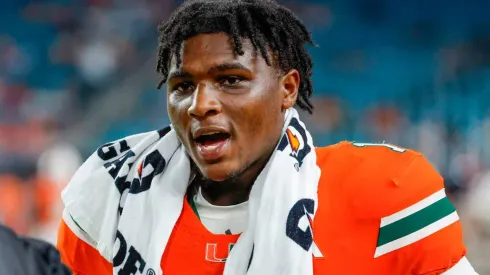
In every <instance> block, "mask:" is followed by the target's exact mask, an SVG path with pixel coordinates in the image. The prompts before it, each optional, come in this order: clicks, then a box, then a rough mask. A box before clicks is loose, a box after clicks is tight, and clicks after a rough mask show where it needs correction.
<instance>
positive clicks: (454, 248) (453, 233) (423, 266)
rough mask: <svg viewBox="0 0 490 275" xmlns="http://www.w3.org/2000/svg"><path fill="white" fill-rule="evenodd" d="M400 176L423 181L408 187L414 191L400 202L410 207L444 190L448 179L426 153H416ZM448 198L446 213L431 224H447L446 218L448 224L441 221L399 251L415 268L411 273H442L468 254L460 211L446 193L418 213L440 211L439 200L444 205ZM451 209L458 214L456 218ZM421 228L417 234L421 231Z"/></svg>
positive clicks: (408, 180)
mask: <svg viewBox="0 0 490 275" xmlns="http://www.w3.org/2000/svg"><path fill="white" fill-rule="evenodd" d="M398 180H399V184H400V185H402V186H409V185H412V186H413V185H420V187H419V188H413V189H411V188H407V191H411V192H408V194H406V197H405V200H403V201H400V204H399V205H401V207H407V206H408V205H410V204H413V203H414V202H416V201H417V200H418V201H420V200H423V199H425V198H427V197H428V196H430V195H431V194H433V193H434V192H436V191H437V190H443V188H444V179H443V178H442V177H441V176H440V175H439V173H437V171H436V170H435V169H434V168H433V167H432V165H431V164H430V163H429V162H428V161H427V159H426V158H425V157H423V156H418V157H415V158H414V160H413V161H412V162H411V163H410V165H409V166H408V167H407V169H406V170H405V171H404V173H402V174H401V175H400V176H399V178H398ZM444 193H445V192H444ZM444 201H446V202H445V204H446V206H445V208H447V210H446V211H445V212H444V215H445V217H442V216H444V215H441V217H442V218H441V219H439V220H438V221H434V222H433V223H432V224H431V225H430V226H434V227H436V226H438V224H443V223H444V222H443V221H444V220H446V221H447V222H445V224H446V225H439V226H438V228H440V229H438V230H437V231H435V232H433V233H432V234H430V235H429V236H427V237H424V238H422V239H420V240H418V241H416V242H414V243H413V244H411V245H408V246H406V247H404V248H401V249H400V250H399V251H398V254H399V255H400V257H401V258H402V259H403V260H404V261H405V263H406V268H407V269H406V270H411V271H412V273H411V274H414V275H437V274H442V273H443V272H444V271H447V270H449V269H450V268H451V267H453V266H454V265H455V264H457V263H458V262H459V261H460V260H461V259H462V258H463V257H464V256H465V254H466V248H465V246H464V243H463V232H462V228H461V223H460V221H459V218H458V217H457V212H455V210H456V209H455V207H454V206H453V205H452V203H451V201H450V200H449V198H448V197H444V198H442V199H440V200H439V201H438V202H436V203H434V204H432V205H430V206H428V207H426V208H425V209H423V210H422V211H420V212H423V211H426V215H420V214H418V213H420V212H418V213H415V214H414V215H419V217H420V219H424V218H427V219H429V218H428V217H430V216H431V213H432V215H436V213H438V211H440V210H439V209H441V208H443V207H438V206H436V204H440V205H443V204H444ZM430 208H432V209H430ZM429 212H431V213H429ZM446 213H448V214H446ZM449 213H451V214H452V216H453V217H454V218H453V219H452V220H451V219H450V216H451V214H449ZM417 222H419V221H418V220H414V223H415V224H416V223H417ZM426 228H428V227H426ZM421 231H424V229H421V230H420V231H418V232H421ZM418 232H417V233H414V234H418Z"/></svg>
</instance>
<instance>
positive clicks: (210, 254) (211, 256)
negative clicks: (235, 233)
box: [206, 243, 235, 263]
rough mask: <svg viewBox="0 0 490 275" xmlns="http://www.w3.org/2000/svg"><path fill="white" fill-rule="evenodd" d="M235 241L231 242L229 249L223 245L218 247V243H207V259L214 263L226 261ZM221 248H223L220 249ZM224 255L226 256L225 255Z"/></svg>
mask: <svg viewBox="0 0 490 275" xmlns="http://www.w3.org/2000/svg"><path fill="white" fill-rule="evenodd" d="M234 245H235V244H234V243H229V244H228V247H227V250H226V251H224V248H223V247H222V246H220V247H218V244H217V243H207V244H206V261H208V262H214V263H224V262H226V259H227V258H228V255H229V254H230V251H231V250H232V249H233V246H234ZM218 248H221V249H218ZM223 256H224V257H223Z"/></svg>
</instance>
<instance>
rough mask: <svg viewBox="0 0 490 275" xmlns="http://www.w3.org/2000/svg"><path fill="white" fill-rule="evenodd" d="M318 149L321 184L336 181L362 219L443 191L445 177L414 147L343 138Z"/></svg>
mask: <svg viewBox="0 0 490 275" xmlns="http://www.w3.org/2000/svg"><path fill="white" fill-rule="evenodd" d="M316 152H317V163H318V165H319V167H320V169H321V170H322V179H321V184H325V185H329V186H331V185H337V186H335V188H334V190H335V191H336V192H337V193H339V194H338V195H340V196H342V197H343V198H344V199H345V200H348V202H349V203H348V205H349V208H350V210H351V211H352V213H354V215H357V216H358V217H359V218H362V219H365V218H374V219H379V218H383V217H387V216H390V215H392V214H395V213H397V212H399V211H402V210H403V209H405V208H407V207H410V206H411V205H414V204H416V203H418V202H420V201H423V200H424V199H426V198H429V197H430V196H432V195H434V194H444V189H443V178H442V177H441V176H440V175H439V173H438V172H437V171H436V170H435V169H434V167H433V166H432V165H431V164H430V162H429V161H428V160H427V159H426V158H425V157H424V156H423V155H422V154H421V153H419V152H417V151H414V150H410V149H406V148H402V147H399V146H395V145H391V144H386V143H381V144H373V143H353V142H341V143H338V144H335V145H332V146H328V147H323V148H318V149H317V150H316ZM323 190H325V192H328V190H333V189H331V188H326V189H325V188H323ZM438 192H439V193H438ZM441 192H442V193H441ZM320 195H321V194H320ZM434 196H435V195H434Z"/></svg>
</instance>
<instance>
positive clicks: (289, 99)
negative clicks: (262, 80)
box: [281, 69, 301, 110]
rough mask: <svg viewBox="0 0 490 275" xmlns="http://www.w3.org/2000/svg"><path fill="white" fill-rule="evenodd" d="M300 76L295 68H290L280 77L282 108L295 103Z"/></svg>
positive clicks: (287, 107)
mask: <svg viewBox="0 0 490 275" xmlns="http://www.w3.org/2000/svg"><path fill="white" fill-rule="evenodd" d="M300 81H301V77H300V75H299V72H298V71H297V70H295V69H292V70H290V71H289V72H288V73H287V74H285V75H284V76H283V77H282V81H281V84H282V90H283V92H284V94H283V96H284V97H283V101H282V109H283V110H287V109H289V108H291V107H293V106H294V105H295V104H296V100H297V99H298V90H299V84H300Z"/></svg>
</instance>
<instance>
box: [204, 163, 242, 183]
mask: <svg viewBox="0 0 490 275" xmlns="http://www.w3.org/2000/svg"><path fill="white" fill-rule="evenodd" d="M199 170H200V171H201V174H202V175H203V176H204V177H205V178H207V179H209V180H212V181H215V182H221V181H225V180H227V179H229V178H231V177H233V176H234V175H236V174H238V172H237V169H230V167H226V165H223V164H222V163H219V162H218V163H214V164H205V165H203V166H201V167H199Z"/></svg>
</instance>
